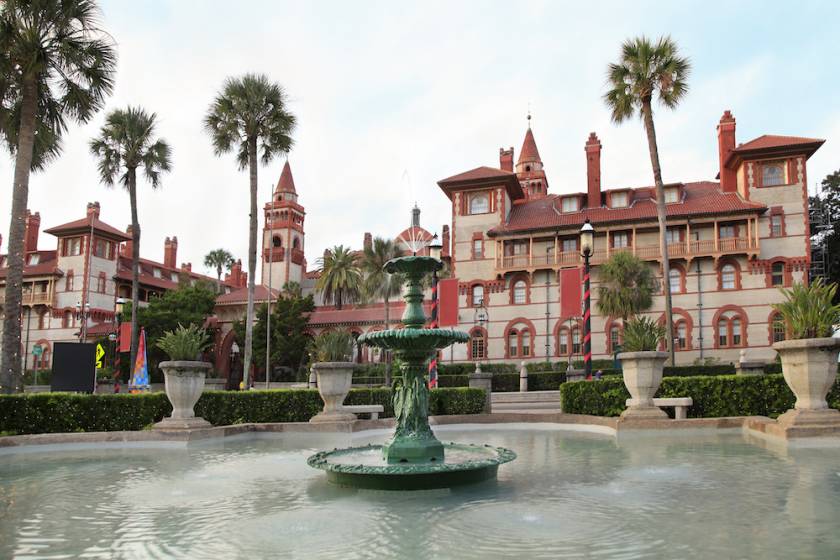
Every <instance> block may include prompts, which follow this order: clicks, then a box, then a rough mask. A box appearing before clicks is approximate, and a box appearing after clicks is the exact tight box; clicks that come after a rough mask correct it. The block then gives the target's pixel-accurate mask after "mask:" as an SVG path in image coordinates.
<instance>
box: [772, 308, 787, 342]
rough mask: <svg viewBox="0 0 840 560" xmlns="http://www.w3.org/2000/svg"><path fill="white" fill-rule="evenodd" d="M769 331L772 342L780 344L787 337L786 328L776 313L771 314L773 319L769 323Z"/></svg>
mask: <svg viewBox="0 0 840 560" xmlns="http://www.w3.org/2000/svg"><path fill="white" fill-rule="evenodd" d="M770 329H771V332H772V337H773V340H772V342H781V341H783V340H785V338H786V336H787V326H786V325H785V322H784V320H783V319H782V316H781V315H779V314H778V313H774V314H773V318H772V320H771V323H770Z"/></svg>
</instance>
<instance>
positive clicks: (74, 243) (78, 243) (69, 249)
mask: <svg viewBox="0 0 840 560" xmlns="http://www.w3.org/2000/svg"><path fill="white" fill-rule="evenodd" d="M81 254H82V239H81V237H70V238H68V239H65V240H64V252H63V255H64V256H65V257H74V256H76V255H81Z"/></svg>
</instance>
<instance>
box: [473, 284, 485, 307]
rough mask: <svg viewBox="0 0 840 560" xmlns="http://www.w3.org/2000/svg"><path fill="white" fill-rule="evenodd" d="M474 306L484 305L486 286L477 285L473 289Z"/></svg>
mask: <svg viewBox="0 0 840 560" xmlns="http://www.w3.org/2000/svg"><path fill="white" fill-rule="evenodd" d="M472 305H473V307H479V306H481V305H484V286H482V285H481V284H476V285H475V286H473V288H472Z"/></svg>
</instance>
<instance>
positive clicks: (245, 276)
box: [239, 272, 248, 288]
mask: <svg viewBox="0 0 840 560" xmlns="http://www.w3.org/2000/svg"><path fill="white" fill-rule="evenodd" d="M247 285H248V273H247V272H243V273H242V282H240V283H239V287H241V288H244V287H245V286H247Z"/></svg>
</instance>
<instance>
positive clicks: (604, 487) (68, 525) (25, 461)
mask: <svg viewBox="0 0 840 560" xmlns="http://www.w3.org/2000/svg"><path fill="white" fill-rule="evenodd" d="M436 432H437V433H438V434H439V435H440V437H441V439H445V440H446V441H458V442H464V443H470V442H473V443H490V444H492V445H498V446H503V447H508V448H510V449H513V450H515V451H516V453H517V454H518V456H519V457H518V459H517V460H516V461H514V462H512V463H508V464H506V465H503V466H502V467H500V468H499V479H498V481H496V482H491V483H482V484H479V485H474V486H468V487H463V488H460V489H457V490H433V491H424V492H396V493H394V492H381V491H370V490H351V489H344V488H339V487H336V486H333V485H330V484H328V483H327V482H326V481H325V476H324V473H323V472H321V471H317V470H314V469H311V468H309V467H308V466H307V465H306V458H307V457H308V456H309V455H311V454H312V453H313V452H315V451H316V450H320V449H324V448H329V449H331V448H333V447H336V446H346V445H351V444H352V445H363V444H367V443H369V442H373V443H380V442H382V441H384V440H385V438H386V437H387V434H385V433H366V434H357V435H356V436H348V435H341V436H335V437H331V436H315V437H314V438H313V436H312V435H306V436H303V435H293V434H284V435H282V436H280V435H277V436H274V437H271V438H270V439H247V438H243V439H239V440H227V441H225V442H215V443H203V444H199V445H194V444H193V445H191V446H189V447H172V448H124V447H123V448H120V447H113V448H106V449H102V448H99V449H76V450H67V449H64V450H59V451H39V452H27V453H17V454H6V455H0V558H19V559H23V558H26V559H36V558H125V559H128V558H137V559H141V558H142V559H145V558H197V559H198V558H212V559H214V560H223V559H237V558H248V559H254V558H341V559H352V558H459V559H460V558H464V559H469V558H480V559H482V560H487V559H490V558H511V557H518V558H520V559H523V560H524V559H531V558H561V557H563V558H726V559H729V558H838V557H840V450H838V449H836V448H835V449H810V450H787V451H780V450H774V449H768V448H765V447H764V446H762V445H761V444H757V443H755V442H749V441H747V440H745V439H744V437H743V436H740V435H727V436H715V437H703V436H698V437H686V436H681V437H679V438H673V439H669V438H656V439H653V438H642V439H639V438H635V439H629V440H627V439H624V438H622V439H620V440H616V439H615V438H614V437H612V436H604V435H597V434H582V433H577V432H565V431H560V430H557V429H554V428H550V427H548V426H541V425H528V426H509V427H498V426H491V427H487V428H482V429H473V428H471V427H468V426H454V427H453V426H447V427H438V428H436Z"/></svg>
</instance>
